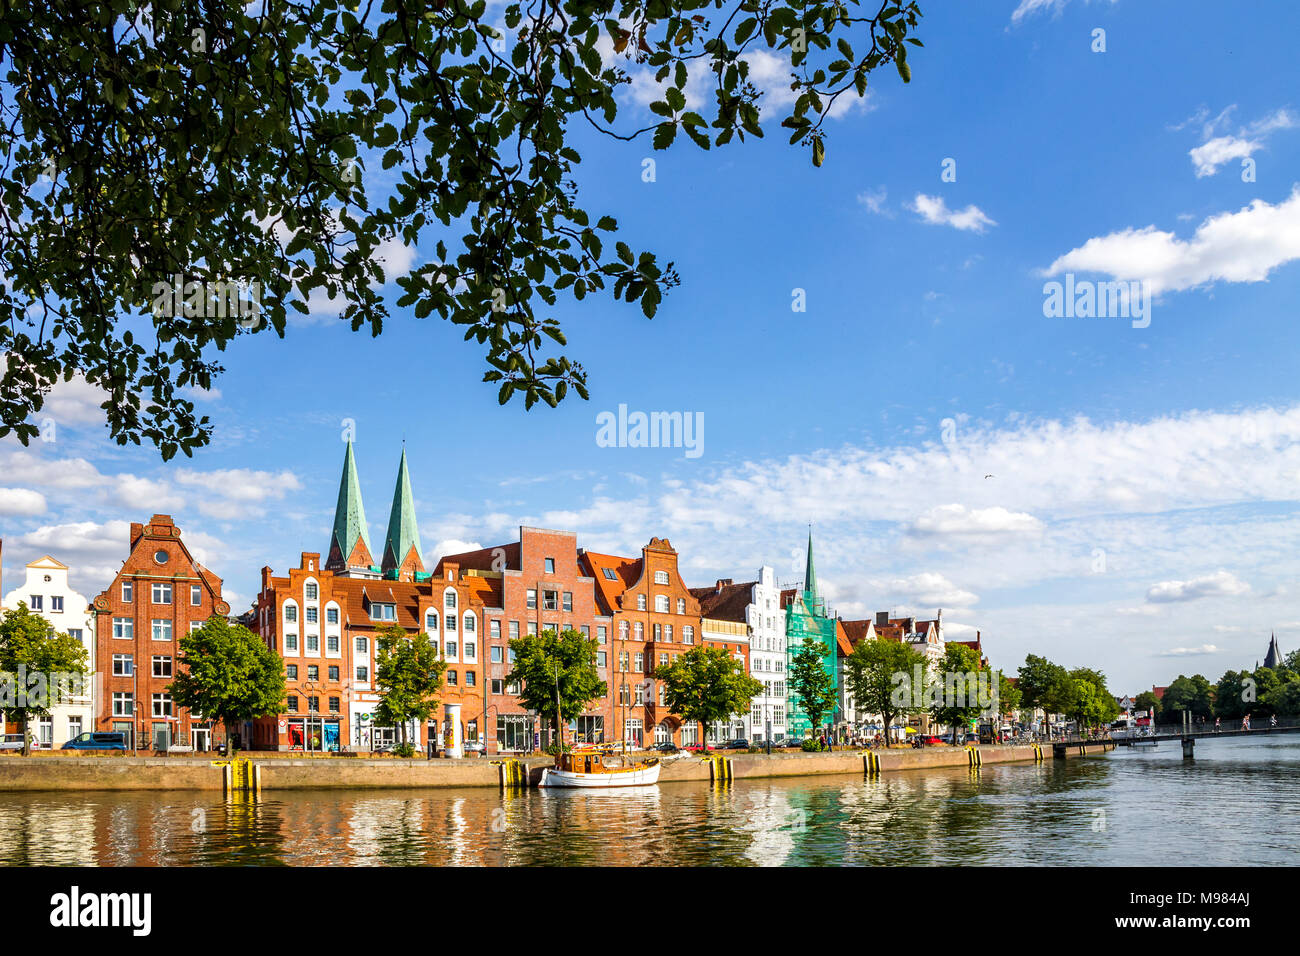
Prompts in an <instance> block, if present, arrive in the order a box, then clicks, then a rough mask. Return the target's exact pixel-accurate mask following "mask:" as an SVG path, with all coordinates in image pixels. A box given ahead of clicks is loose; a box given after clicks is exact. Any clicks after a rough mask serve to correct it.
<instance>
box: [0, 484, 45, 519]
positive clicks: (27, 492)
mask: <svg viewBox="0 0 1300 956" xmlns="http://www.w3.org/2000/svg"><path fill="white" fill-rule="evenodd" d="M45 508H46V505H45V496H44V495H43V494H41V493H40V492H39V491H32V490H31V489H30V488H0V515H13V516H21V517H30V516H32V515H39V514H44V513H45Z"/></svg>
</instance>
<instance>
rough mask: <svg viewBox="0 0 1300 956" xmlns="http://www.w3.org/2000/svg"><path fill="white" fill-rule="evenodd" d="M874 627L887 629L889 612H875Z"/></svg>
mask: <svg viewBox="0 0 1300 956" xmlns="http://www.w3.org/2000/svg"><path fill="white" fill-rule="evenodd" d="M876 627H889V612H888V611H877V612H876Z"/></svg>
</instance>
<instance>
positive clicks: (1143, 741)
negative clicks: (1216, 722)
mask: <svg viewBox="0 0 1300 956" xmlns="http://www.w3.org/2000/svg"><path fill="white" fill-rule="evenodd" d="M1297 733H1300V724H1295V725H1289V726H1282V725H1280V724H1279V725H1278V726H1277V727H1268V726H1263V727H1252V728H1250V729H1249V730H1242V729H1241V728H1237V729H1235V730H1215V729H1214V728H1213V727H1209V728H1206V729H1204V730H1188V731H1182V730H1171V731H1168V732H1166V733H1155V734H1152V735H1151V736H1148V737H1110V738H1103V739H1104V740H1108V741H1109V742H1110V743H1113V744H1114V745H1115V746H1117V747H1133V746H1139V747H1140V746H1144V745H1147V744H1153V743H1167V742H1171V741H1175V740H1177V741H1181V743H1182V745H1183V756H1184V757H1191V756H1192V755H1193V754H1194V752H1195V749H1196V741H1198V740H1205V739H1211V740H1218V739H1223V738H1233V737H1261V736H1269V735H1270V734H1297ZM1086 743H1097V741H1096V740H1093V741H1087V740H1063V741H1057V742H1054V743H1053V744H1052V755H1053V756H1056V757H1063V756H1065V748H1066V747H1070V746H1076V747H1077V746H1079V745H1080V744H1086ZM1058 748H1060V749H1059V751H1058Z"/></svg>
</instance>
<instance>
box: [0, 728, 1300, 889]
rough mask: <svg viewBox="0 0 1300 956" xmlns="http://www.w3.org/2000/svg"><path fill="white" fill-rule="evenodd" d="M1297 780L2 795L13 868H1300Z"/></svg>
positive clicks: (1243, 748)
mask: <svg viewBox="0 0 1300 956" xmlns="http://www.w3.org/2000/svg"><path fill="white" fill-rule="evenodd" d="M1297 771H1300V742H1290V743H1288V742H1285V741H1282V740H1279V739H1269V740H1262V741H1249V742H1246V743H1239V744H1236V745H1226V744H1224V743H1223V742H1219V743H1216V744H1202V745H1198V747H1197V757H1196V760H1195V761H1190V762H1184V761H1183V760H1182V758H1181V753H1179V752H1178V748H1166V749H1163V750H1161V751H1155V752H1152V751H1143V752H1130V751H1119V752H1117V753H1115V754H1112V755H1110V756H1108V757H1105V758H1096V759H1086V760H1071V761H1068V762H1048V763H1044V764H1041V765H1033V764H1017V765H1013V766H1006V765H1001V766H985V767H983V768H980V769H979V770H976V771H971V770H967V769H966V768H960V769H953V770H943V771H926V772H916V773H901V774H894V775H885V776H882V777H878V778H872V779H861V778H857V777H848V776H845V777H832V778H805V779H787V780H770V781H766V780H764V781H747V782H746V781H742V782H739V783H736V784H735V785H734V786H731V787H725V788H721V789H715V788H713V787H711V786H709V785H708V784H703V783H701V784H664V785H661V786H658V787H638V788H629V789H627V790H622V791H618V792H612V791H611V792H603V793H602V792H589V793H583V792H581V791H564V790H551V791H536V790H533V791H526V792H515V793H508V794H506V793H499V792H497V791H494V790H477V789H476V790H423V791H370V790H367V791H319V792H295V793H282V794H273V793H267V794H265V795H264V799H263V800H261V801H253V800H250V799H243V800H234V801H226V800H223V799H222V798H220V797H219V796H214V795H211V794H176V793H173V794H158V793H123V794H111V793H74V794H3V793H0V863H3V864H8V865H14V864H18V865H46V864H71V865H81V866H123V865H146V866H151V865H167V866H176V865H198V866H212V865H249V864H252V865H272V864H293V865H302V866H338V865H348V866H414V865H433V866H483V865H487V866H529V865H538V864H544V865H552V866H555V865H559V866H591V865H612V866H627V867H645V866H658V865H735V866H755V865H757V866H781V865H799V866H806V865H853V866H873V865H893V864H952V863H964V864H1002V863H1029V864H1034V863H1041V864H1052V865H1076V864H1093V865H1096V864H1101V865H1138V864H1141V865H1152V864H1157V865H1158V864H1160V863H1249V864H1268V863H1275V864H1276V863H1283V864H1286V863H1290V864H1294V863H1296V862H1298V861H1300V854H1298V853H1297V850H1296V848H1297V847H1298V846H1300V773H1297ZM1225 834H1231V837H1232V839H1230V840H1228V839H1223V836H1224V835H1225Z"/></svg>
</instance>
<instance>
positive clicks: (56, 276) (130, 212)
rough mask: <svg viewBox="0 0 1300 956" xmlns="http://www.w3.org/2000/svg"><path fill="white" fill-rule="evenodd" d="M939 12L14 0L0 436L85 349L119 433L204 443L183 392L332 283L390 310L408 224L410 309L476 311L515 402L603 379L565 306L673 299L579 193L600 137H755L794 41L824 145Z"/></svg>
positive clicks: (658, 268) (455, 317)
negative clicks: (764, 83)
mask: <svg viewBox="0 0 1300 956" xmlns="http://www.w3.org/2000/svg"><path fill="white" fill-rule="evenodd" d="M920 15H921V14H920V10H919V9H918V7H917V5H916V3H915V2H904V0H883V2H881V3H876V2H872V0H812V2H806V0H675V2H673V3H668V2H665V0H649V2H646V0H539V2H538V3H534V4H531V5H524V4H521V3H518V2H508V3H507V4H506V6H505V8H504V10H501V9H499V8H497V7H491V6H489V5H488V4H487V3H486V2H485V0H406V2H401V3H396V2H384V3H382V4H380V3H369V2H368V3H366V4H364V5H358V4H357V3H355V2H354V0H299V2H290V0H263V2H261V3H259V4H255V5H246V4H245V3H244V2H243V0H225V2H222V0H151V2H147V3H146V2H143V0H103V2H100V3H96V4H86V3H83V2H80V0H41V2H34V0H12V2H8V3H6V4H5V6H4V13H3V18H2V19H0V114H3V115H2V117H0V118H2V120H3V121H2V122H0V152H3V159H4V162H3V165H2V166H0V217H2V220H3V221H2V222H0V273H3V275H4V277H5V282H4V283H3V284H0V353H7V354H8V360H7V363H6V365H5V368H4V370H3V376H2V377H0V437H2V436H3V435H6V434H8V433H10V432H14V433H15V434H16V435H17V436H18V438H19V439H20V440H21V441H22V442H24V443H26V442H27V441H29V440H30V438H31V437H32V436H33V435H35V434H36V433H37V427H36V424H35V416H36V415H37V413H39V412H40V410H41V408H42V406H43V403H44V401H45V397H46V396H47V394H48V392H49V390H50V388H51V387H52V386H53V385H54V383H55V382H57V381H58V380H60V379H65V380H66V379H70V378H71V377H72V376H74V375H77V374H81V375H83V376H84V377H85V378H86V379H87V380H88V381H90V382H91V383H93V384H95V385H98V386H101V387H102V388H104V389H105V390H106V391H107V393H108V398H107V400H106V401H105V402H104V405H103V408H104V410H105V412H106V413H107V419H108V427H109V430H110V433H111V435H112V437H113V438H114V439H115V440H116V441H117V442H118V443H119V444H125V443H127V442H128V441H129V442H134V443H137V444H139V443H140V442H141V440H142V439H143V440H146V441H149V442H151V443H154V444H156V445H157V446H158V447H159V449H160V452H161V454H162V457H163V459H164V460H166V459H169V458H171V457H172V456H174V455H175V454H176V452H177V451H181V452H183V453H185V454H186V455H190V454H192V452H193V449H194V448H196V447H200V446H202V445H205V444H206V443H207V442H208V440H209V438H210V436H211V431H212V425H211V423H210V422H209V421H208V419H207V418H206V417H203V418H198V417H196V415H195V410H194V406H193V403H192V402H190V401H188V400H186V399H184V398H183V397H182V390H183V389H185V388H187V387H190V386H199V387H202V388H208V387H210V386H211V383H212V380H213V378H214V376H216V375H218V374H219V373H220V372H221V371H222V370H223V369H222V367H221V365H219V364H218V363H217V361H216V355H215V353H217V352H221V351H224V350H225V349H226V347H227V346H228V345H229V344H230V342H231V341H232V340H234V339H235V337H236V336H237V335H240V334H245V333H257V332H265V331H266V330H267V329H272V330H274V331H275V333H276V334H277V335H279V336H281V337H283V336H284V334H285V328H286V319H287V316H288V315H289V314H290V311H291V310H293V311H296V312H300V313H307V312H308V311H309V308H308V305H307V301H308V297H309V296H311V295H313V294H315V295H316V297H317V298H318V299H319V298H321V297H328V298H331V299H333V300H334V301H336V302H339V303H341V315H340V318H341V320H342V321H344V322H346V323H348V325H349V326H350V327H351V329H352V330H353V331H357V330H360V329H362V328H363V327H364V328H368V329H369V331H370V333H371V334H372V335H378V334H380V332H381V331H382V329H383V325H384V322H385V321H386V320H387V318H388V314H389V313H388V304H387V303H386V302H385V300H384V296H383V293H382V291H381V290H382V286H383V285H384V284H385V282H387V281H390V280H392V279H393V278H394V276H393V275H391V274H389V273H388V272H387V271H386V269H387V268H388V267H387V266H386V265H385V264H384V257H385V253H386V250H391V249H392V248H394V247H396V246H398V245H407V246H412V247H415V246H417V245H420V244H423V249H424V250H426V252H425V254H424V256H423V260H424V261H423V262H422V264H420V265H419V266H418V267H417V268H415V269H414V270H413V271H412V272H411V273H410V274H409V275H405V276H401V277H398V278H397V284H398V286H399V287H400V289H401V294H400V297H399V298H398V299H397V301H396V305H397V306H399V307H402V308H406V307H410V308H412V310H413V313H414V315H415V317H416V318H421V319H423V318H426V317H428V316H430V315H433V314H437V315H438V316H439V317H440V318H442V319H445V320H448V321H450V322H452V323H454V324H455V325H458V326H460V327H462V328H463V329H464V338H465V340H466V341H469V340H471V339H472V340H474V342H476V343H477V345H478V346H479V347H480V348H482V349H483V352H484V358H485V362H486V371H485V373H484V380H485V381H487V382H492V383H495V384H497V385H498V393H497V397H498V400H499V401H500V402H501V403H502V404H505V403H506V402H508V401H509V400H510V399H511V397H512V396H515V395H522V397H523V401H524V405H525V407H532V406H533V405H534V404H536V403H537V402H539V401H540V402H544V403H546V404H548V405H552V406H553V405H555V404H556V403H557V402H559V401H561V400H562V399H564V398H565V396H566V394H567V393H568V392H569V391H570V390H573V391H575V392H577V393H578V394H579V395H580V396H582V397H583V398H586V396H587V377H586V372H585V370H584V369H583V367H582V365H581V364H580V363H578V362H576V361H574V360H573V359H571V358H570V357H569V356H567V355H565V354H563V353H562V352H561V353H560V354H555V353H553V352H552V351H551V350H552V349H554V348H555V346H559V347H560V348H561V349H563V348H564V347H566V345H567V343H566V340H565V336H564V333H563V331H562V330H561V328H560V324H559V322H558V321H557V320H556V319H555V318H554V317H553V316H552V315H549V314H547V312H548V310H550V309H553V308H555V307H556V305H557V302H558V299H559V297H560V295H561V294H563V295H566V296H569V295H571V296H572V297H573V298H574V299H575V300H578V301H582V300H583V299H585V298H586V297H587V296H588V295H590V294H593V293H596V292H601V291H604V290H606V289H607V288H608V290H609V291H610V292H612V294H613V297H614V298H615V299H622V300H626V301H627V302H639V304H640V307H641V310H642V311H643V312H644V313H645V315H646V316H647V317H653V316H654V314H655V312H656V309H657V308H658V306H659V303H660V301H661V299H662V296H663V293H664V292H665V291H666V290H668V289H670V288H672V287H673V286H675V285H676V284H677V283H678V281H679V279H678V276H677V273H676V272H675V270H674V269H673V266H672V263H668V264H667V265H661V264H660V262H659V260H658V258H657V257H656V256H655V255H654V254H653V253H651V252H637V251H634V250H633V249H632V248H631V247H630V246H629V245H628V244H627V243H625V242H622V241H618V242H616V243H610V245H611V246H612V247H613V249H612V250H611V249H609V248H608V247H607V246H606V244H605V242H604V240H603V239H602V236H604V237H609V236H610V235H611V234H612V233H614V232H615V231H616V229H617V222H616V220H615V218H614V216H612V215H609V214H599V215H596V214H592V213H589V212H588V211H587V210H586V209H585V208H584V207H583V205H582V204H581V203H580V201H579V197H578V191H577V186H576V184H575V172H576V169H577V167H578V166H579V164H580V163H581V156H580V154H579V152H578V150H577V148H576V147H575V142H576V141H577V140H578V139H579V133H582V132H586V133H590V132H592V131H594V132H595V133H596V134H597V135H605V136H610V137H614V138H617V139H621V140H627V141H633V140H637V139H643V140H645V139H648V140H649V144H650V146H651V147H652V148H653V149H655V150H663V149H667V148H669V147H670V146H672V145H673V143H674V142H675V141H676V140H677V139H678V134H679V133H680V134H684V135H685V138H686V139H689V140H691V141H692V142H693V143H694V144H695V145H696V146H698V147H700V148H701V149H709V148H711V147H721V146H723V145H725V144H727V143H728V142H730V141H731V140H732V139H736V140H741V141H743V140H744V138H745V136H746V135H747V134H748V135H749V136H753V137H761V136H762V135H763V129H762V127H761V125H760V100H761V98H762V94H763V93H764V92H765V91H764V90H763V89H761V88H759V87H758V85H757V83H756V82H755V75H754V74H753V73H752V72H751V70H750V66H749V59H748V58H749V57H751V56H753V55H755V54H757V53H760V52H761V53H767V52H768V51H772V52H773V53H774V54H775V55H777V56H779V57H780V58H782V59H785V60H787V61H788V62H789V64H790V69H789V84H788V88H789V92H788V93H787V92H786V91H785V89H784V87H785V86H786V84H785V81H784V79H783V80H782V81H781V83H780V86H781V88H782V89H781V92H782V97H783V98H784V97H787V96H788V99H789V102H790V104H791V105H790V106H789V108H788V110H787V111H785V114H786V115H784V118H783V119H782V120H781V125H782V126H783V127H785V128H786V129H788V130H789V131H790V142H791V143H795V142H799V143H802V144H803V145H804V146H805V147H807V148H808V149H809V150H810V151H811V154H812V161H813V163H814V164H815V165H821V163H822V161H823V158H824V156H825V140H826V129H825V127H824V124H825V120H826V117H827V116H828V115H829V114H830V111H831V109H832V107H833V106H834V104H835V102H836V101H837V100H838V99H839V98H840V97H841V96H859V97H860V96H863V95H865V93H866V90H867V84H868V78H869V77H870V75H871V74H872V72H873V71H875V70H877V69H878V68H879V67H881V66H886V65H888V64H892V65H893V66H894V67H895V68H896V69H897V71H898V73H899V75H900V76H901V77H902V79H903V80H904V81H905V82H906V81H908V80H909V79H910V77H911V67H910V66H909V63H908V59H907V54H908V48H909V46H913V45H915V46H919V45H920V41H919V40H918V39H917V38H916V37H915V36H914V35H913V34H914V33H915V31H916V27H917V22H918V19H919V17H920ZM499 20H503V22H504V25H505V28H506V29H505V32H504V34H503V33H500V32H498V30H497V28H496V27H495V26H494V24H495V23H496V22H498V21H499ZM611 41H612V43H611ZM610 45H612V48H613V53H612V55H609V56H608V58H604V57H602V53H601V51H602V50H607V49H608V47H609V46H610ZM768 55H772V54H768ZM693 71H694V74H695V75H696V76H700V75H703V76H704V77H705V78H706V81H707V86H708V90H709V92H708V96H707V102H705V103H704V104H701V105H699V106H696V105H694V104H688V103H687V97H686V90H687V83H688V79H689V78H690V77H691V75H692V72H693ZM647 74H649V75H653V77H654V78H655V79H656V80H657V81H658V82H659V84H660V86H659V94H658V95H659V98H658V99H657V100H656V101H655V102H654V103H652V104H650V113H651V114H652V115H651V117H650V118H649V119H648V121H647V120H645V119H643V118H642V116H640V115H634V116H628V115H627V114H628V108H626V107H623V114H622V115H620V105H619V102H618V99H619V98H618V96H617V95H616V94H617V93H618V91H619V89H620V87H622V86H623V85H625V84H627V83H629V82H630V81H631V79H632V77H633V76H638V77H639V76H643V75H647ZM791 93H792V94H793V95H790V94H791ZM620 120H621V122H620ZM637 158H638V160H639V158H640V157H639V156H638V157H637ZM177 277H180V282H182V283H195V286H194V288H196V289H200V290H210V289H212V288H213V287H214V286H215V287H217V288H220V287H221V286H222V285H224V284H225V283H228V282H231V281H238V282H243V283H246V284H248V286H250V287H251V286H255V287H256V288H257V289H258V290H259V308H258V314H257V316H256V317H255V320H254V321H251V322H249V321H242V320H241V319H239V318H238V317H236V316H235V315H228V314H226V310H225V309H218V310H216V311H217V314H215V315H214V314H212V313H211V310H210V309H209V308H207V307H206V304H207V299H206V298H205V296H206V295H207V294H208V293H206V292H205V293H203V295H201V296H198V297H197V299H196V301H195V302H193V303H191V302H190V300H189V298H188V291H187V292H186V304H185V306H184V307H183V308H179V309H177V308H160V307H158V304H157V301H156V300H157V295H156V289H157V288H158V286H159V284H162V286H163V287H164V288H167V287H170V286H172V285H174V284H175V283H176V281H177ZM189 288H190V286H188V285H186V286H185V289H186V290H188V289H189ZM195 313H199V314H195Z"/></svg>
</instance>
